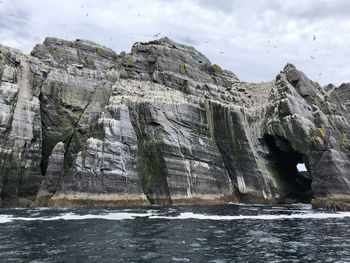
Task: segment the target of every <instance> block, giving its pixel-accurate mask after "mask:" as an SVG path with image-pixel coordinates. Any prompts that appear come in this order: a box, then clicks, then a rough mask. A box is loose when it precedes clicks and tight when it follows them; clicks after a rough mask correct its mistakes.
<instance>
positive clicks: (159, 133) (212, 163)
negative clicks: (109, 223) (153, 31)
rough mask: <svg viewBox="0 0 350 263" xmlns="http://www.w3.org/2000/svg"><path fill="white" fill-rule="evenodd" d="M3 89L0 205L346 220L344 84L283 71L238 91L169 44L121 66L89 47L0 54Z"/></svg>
mask: <svg viewBox="0 0 350 263" xmlns="http://www.w3.org/2000/svg"><path fill="white" fill-rule="evenodd" d="M0 81H1V82H0V85H1V86H0V110H1V115H0V157H1V158H0V196H1V199H0V200H1V205H2V206H29V205H34V206H35V205H39V206H42V205H49V206H119V205H143V204H150V203H151V204H171V203H190V204H192V203H225V202H228V201H235V202H258V203H276V202H296V201H307V202H308V201H311V199H312V203H313V204H314V206H318V207H326V208H331V209H348V208H349V204H350V195H349V194H350V189H349V187H350V173H349V171H350V153H349V151H350V144H349V142H350V141H349V140H350V138H349V136H350V135H349V134H350V133H349V132H350V125H349V121H350V120H349V118H350V116H349V109H350V85H349V84H343V85H341V86H340V87H335V86H333V85H328V86H326V87H321V86H320V85H319V84H318V83H315V82H313V81H311V80H309V79H308V78H307V76H306V75H305V74H304V73H302V72H300V71H298V70H297V69H296V68H295V67H294V66H293V65H291V64H288V65H286V67H285V68H284V69H283V70H282V71H281V72H280V74H278V75H277V77H276V80H274V81H271V82H266V83H247V82H243V81H240V80H239V79H238V78H237V76H235V74H233V73H232V72H229V71H227V70H223V69H222V68H221V67H220V66H218V65H216V64H212V63H211V62H210V61H209V60H208V59H207V58H206V57H205V56H204V55H203V54H201V53H200V52H198V51H197V50H195V49H194V48H192V47H188V46H185V45H181V44H178V43H176V42H174V41H172V40H170V39H168V38H162V39H159V40H155V41H150V42H147V43H136V44H134V46H133V47H132V49H131V52H130V53H125V52H122V53H120V54H119V55H118V54H116V53H115V52H114V51H112V50H110V49H108V48H105V47H103V46H100V45H98V44H95V43H93V42H91V41H86V40H76V41H66V40H60V39H56V38H47V39H46V40H45V41H44V43H43V44H40V45H37V46H36V47H34V49H33V51H32V53H31V55H25V54H22V53H21V52H20V51H17V50H14V49H11V48H8V47H4V46H0ZM298 163H304V164H305V166H306V168H307V171H305V172H299V171H298V170H297V168H296V165H297V164H298Z"/></svg>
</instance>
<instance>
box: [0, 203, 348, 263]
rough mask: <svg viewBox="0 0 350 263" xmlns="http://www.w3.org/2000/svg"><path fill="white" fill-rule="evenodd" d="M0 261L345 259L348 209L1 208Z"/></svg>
mask: <svg viewBox="0 0 350 263" xmlns="http://www.w3.org/2000/svg"><path fill="white" fill-rule="evenodd" d="M0 262H1V263H5V262H16V263H17V262H32V263H34V262H35V263H39V262H50V263H51V262H149V263H155V262H162V263H163V262H212V263H224V262H338V263H340V262H350V213H349V212H332V211H325V210H316V209H313V208H312V207H311V206H310V205H308V204H291V205H243V204H231V203H230V204H226V205H210V206H190V205H188V206H177V205H176V206H175V205H171V206H150V207H139V208H137V207H136V208H119V209H116V208H113V209H112V208H99V209H91V208H69V209H53V208H35V209H30V208H27V209H26V208H11V209H8V208H2V209H0Z"/></svg>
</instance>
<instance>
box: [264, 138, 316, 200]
mask: <svg viewBox="0 0 350 263" xmlns="http://www.w3.org/2000/svg"><path fill="white" fill-rule="evenodd" d="M264 141H265V143H266V145H267V147H268V150H269V155H268V159H269V161H270V165H271V166H270V168H271V171H272V173H273V175H274V179H275V180H276V183H277V184H278V185H279V188H280V190H281V192H282V194H283V196H282V197H281V198H282V200H283V199H285V201H292V202H293V201H295V202H304V203H309V202H311V199H312V198H313V195H312V190H311V182H312V178H311V175H310V172H309V171H310V170H309V169H308V167H309V165H308V159H307V156H306V155H305V154H302V153H300V152H298V151H295V150H294V149H293V148H292V147H291V145H290V143H289V141H288V140H286V139H284V138H281V137H279V136H272V135H265V136H264Z"/></svg>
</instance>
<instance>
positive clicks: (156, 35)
mask: <svg viewBox="0 0 350 263" xmlns="http://www.w3.org/2000/svg"><path fill="white" fill-rule="evenodd" d="M160 34H161V33H158V34H155V35H154V36H153V37H159V35H160Z"/></svg>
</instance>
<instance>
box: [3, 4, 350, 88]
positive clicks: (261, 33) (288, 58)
mask: <svg viewBox="0 0 350 263" xmlns="http://www.w3.org/2000/svg"><path fill="white" fill-rule="evenodd" d="M158 33H160V35H159V37H162V36H168V37H170V38H172V39H174V40H176V41H178V42H181V43H183V44H187V45H192V46H194V47H195V48H197V49H198V50H199V51H201V52H202V53H203V54H204V55H206V56H207V57H208V58H209V59H210V60H211V61H212V62H213V63H217V64H219V65H221V66H222V67H223V68H226V69H229V70H231V71H233V72H234V73H235V74H236V75H237V76H238V77H239V78H240V79H241V80H245V81H252V82H260V81H267V80H272V79H274V78H275V76H276V75H277V74H278V73H279V71H280V70H282V69H283V67H284V65H285V64H286V63H287V62H291V63H293V64H295V65H296V66H297V67H298V68H299V69H301V70H303V71H304V72H305V73H306V74H307V75H308V76H309V77H310V78H312V79H313V80H316V81H318V82H320V84H321V85H325V84H327V83H334V84H336V85H339V84H340V83H342V82H350V63H349V59H350V1H344V0H299V1H296V0H279V1H277V0H266V1H264V0H260V1H259V0H254V1H253V0H236V1H234V0H167V1H161V0H128V1H113V0H87V1H83V0H77V1H73V0H57V1H56V0H50V1H48V0H0V43H1V44H3V45H7V46H11V47H15V48H18V49H21V50H22V51H24V52H25V53H29V52H30V51H31V49H32V47H33V46H34V45H35V44H37V43H41V42H42V41H43V40H44V38H45V37H46V36H54V37H59V38H64V39H68V40H74V39H77V38H80V39H89V40H92V41H95V42H97V43H99V44H102V45H104V46H107V47H109V48H112V49H114V50H115V51H117V52H120V51H122V50H125V51H130V49H131V46H132V44H133V43H134V42H137V41H149V40H152V39H155V37H153V36H154V35H156V34H158ZM314 36H315V37H314Z"/></svg>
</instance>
